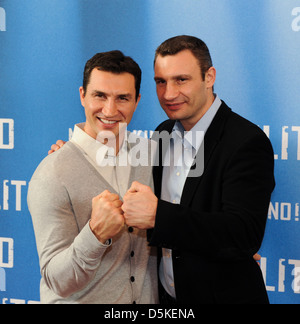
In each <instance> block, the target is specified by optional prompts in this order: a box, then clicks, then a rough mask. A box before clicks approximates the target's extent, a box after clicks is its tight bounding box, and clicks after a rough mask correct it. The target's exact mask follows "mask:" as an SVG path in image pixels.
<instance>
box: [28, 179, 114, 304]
mask: <svg viewBox="0 0 300 324" xmlns="http://www.w3.org/2000/svg"><path fill="white" fill-rule="evenodd" d="M28 207H29V210H30V213H31V216H32V221H33V225H34V231H35V236H36V243H37V249H38V254H39V258H40V267H41V275H42V277H43V279H44V281H45V283H46V285H47V286H48V288H49V289H51V290H52V291H53V292H54V293H55V294H57V295H59V296H61V297H63V298H66V297H69V296H70V295H72V294H74V293H76V292H78V291H79V290H81V289H83V288H84V287H85V286H86V285H87V284H88V283H89V282H90V281H91V280H92V279H93V277H94V275H95V273H96V271H97V270H98V268H99V266H100V264H101V257H102V256H103V254H104V253H105V251H106V249H107V247H108V245H103V244H101V243H100V242H99V241H98V240H97V238H96V237H95V236H94V234H93V233H92V231H91V229H90V226H89V223H87V224H86V225H85V226H84V227H83V229H82V230H81V231H80V232H79V229H78V226H77V222H76V220H75V216H74V212H73V210H72V204H71V202H70V199H69V195H68V192H67V190H66V188H65V187H64V186H63V185H62V184H61V183H60V181H59V180H58V179H55V177H48V175H46V176H43V174H39V176H38V177H37V176H35V177H34V178H33V179H32V180H31V182H30V184H29V191H28Z"/></svg>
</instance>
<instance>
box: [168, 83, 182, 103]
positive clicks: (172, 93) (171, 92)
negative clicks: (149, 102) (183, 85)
mask: <svg viewBox="0 0 300 324" xmlns="http://www.w3.org/2000/svg"><path fill="white" fill-rule="evenodd" d="M178 95H179V90H178V87H177V86H176V85H175V84H172V83H167V85H166V90H165V93H164V98H165V100H168V101H171V100H174V99H176V98H177V97H178Z"/></svg>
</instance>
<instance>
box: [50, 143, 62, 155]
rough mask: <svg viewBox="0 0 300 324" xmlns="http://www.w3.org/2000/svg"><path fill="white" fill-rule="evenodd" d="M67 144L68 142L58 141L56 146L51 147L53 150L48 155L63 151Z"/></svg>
mask: <svg viewBox="0 0 300 324" xmlns="http://www.w3.org/2000/svg"><path fill="white" fill-rule="evenodd" d="M65 144H66V142H64V141H62V140H58V141H57V142H56V144H53V145H52V146H51V150H50V151H48V155H50V154H52V153H53V152H56V151H58V150H59V149H61V148H62V147H63V146H64V145H65Z"/></svg>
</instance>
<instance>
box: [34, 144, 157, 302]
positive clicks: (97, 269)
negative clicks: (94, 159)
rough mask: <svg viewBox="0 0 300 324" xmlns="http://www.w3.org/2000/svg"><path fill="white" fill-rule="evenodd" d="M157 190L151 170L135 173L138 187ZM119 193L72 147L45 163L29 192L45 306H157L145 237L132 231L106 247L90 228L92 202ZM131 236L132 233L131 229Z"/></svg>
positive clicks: (154, 269)
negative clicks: (75, 304)
mask: <svg viewBox="0 0 300 324" xmlns="http://www.w3.org/2000/svg"><path fill="white" fill-rule="evenodd" d="M135 180H136V181H139V182H141V183H143V184H145V185H149V186H153V180H152V168H151V167H141V166H139V167H132V168H131V175H130V181H129V186H128V187H130V185H131V183H132V182H133V181H135ZM106 189H108V190H109V191H110V192H113V193H116V192H115V190H114V189H113V188H112V187H111V186H110V184H109V183H107V182H106V181H105V180H104V178H103V177H102V176H101V175H100V174H99V172H98V171H97V170H96V169H95V168H94V167H93V166H92V165H91V164H90V163H89V162H88V161H87V159H86V158H85V157H84V156H83V154H82V152H81V150H80V149H79V148H77V147H76V146H75V145H74V144H73V143H71V142H69V143H67V144H66V145H64V147H63V148H62V149H60V150H59V151H58V152H56V153H53V154H52V155H50V156H48V157H46V158H45V159H44V161H42V163H41V164H40V165H39V167H38V168H37V170H36V172H35V173H34V175H33V177H32V179H31V181H30V184H29V191H28V207H29V210H30V213H31V216H32V221H33V225H34V231H35V235H36V243H37V249H38V254H39V258H40V267H41V275H42V279H41V302H42V303H96V304H115V303H121V304H127V303H133V302H136V303H142V304H152V303H157V302H158V292H157V259H156V255H155V252H154V251H153V250H152V249H151V248H150V247H148V244H147V241H146V231H140V230H137V229H134V231H133V232H131V231H129V230H128V228H127V227H124V230H123V231H122V232H121V233H120V234H119V235H117V236H116V237H114V238H113V240H112V244H111V245H110V246H106V245H103V244H101V243H100V242H99V241H98V240H97V239H96V237H95V236H94V234H93V233H92V231H91V229H90V227H89V220H90V216H91V211H92V198H93V197H95V196H97V195H99V194H100V193H101V192H103V191H104V190H106ZM130 230H131V229H130Z"/></svg>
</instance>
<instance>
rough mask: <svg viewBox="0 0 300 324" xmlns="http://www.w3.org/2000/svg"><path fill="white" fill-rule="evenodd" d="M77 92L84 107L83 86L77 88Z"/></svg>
mask: <svg viewBox="0 0 300 324" xmlns="http://www.w3.org/2000/svg"><path fill="white" fill-rule="evenodd" d="M79 94H80V101H81V104H82V106H83V107H84V98H85V92H84V89H83V87H80V88H79Z"/></svg>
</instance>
